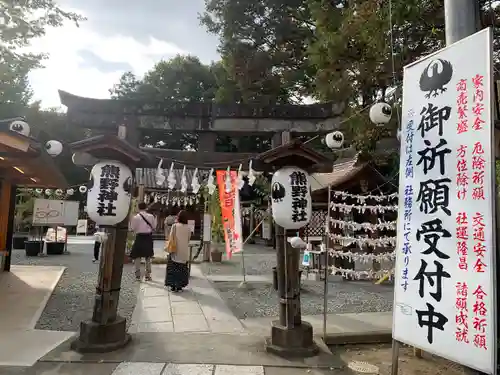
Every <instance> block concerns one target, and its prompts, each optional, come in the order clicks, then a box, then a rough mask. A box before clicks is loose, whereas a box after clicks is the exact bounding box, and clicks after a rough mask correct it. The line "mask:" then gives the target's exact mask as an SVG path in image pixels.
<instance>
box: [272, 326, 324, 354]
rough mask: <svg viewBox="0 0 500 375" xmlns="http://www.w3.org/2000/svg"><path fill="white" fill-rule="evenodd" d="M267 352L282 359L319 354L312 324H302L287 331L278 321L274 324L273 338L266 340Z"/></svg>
mask: <svg viewBox="0 0 500 375" xmlns="http://www.w3.org/2000/svg"><path fill="white" fill-rule="evenodd" d="M266 350H267V351H268V352H269V353H273V354H276V355H279V356H281V357H302V358H306V357H313V356H315V355H317V354H318V353H319V348H318V346H317V345H316V343H315V342H314V338H313V328H312V325H311V324H309V323H307V322H302V324H301V325H300V326H297V327H294V328H291V329H287V328H286V327H284V326H282V325H280V323H279V321H278V320H275V321H273V322H272V326H271V337H270V338H267V339H266Z"/></svg>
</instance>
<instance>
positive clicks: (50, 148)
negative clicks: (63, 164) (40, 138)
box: [45, 140, 63, 157]
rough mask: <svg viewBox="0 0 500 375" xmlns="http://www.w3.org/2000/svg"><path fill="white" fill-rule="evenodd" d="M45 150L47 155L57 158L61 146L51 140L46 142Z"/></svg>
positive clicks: (59, 143)
mask: <svg viewBox="0 0 500 375" xmlns="http://www.w3.org/2000/svg"><path fill="white" fill-rule="evenodd" d="M45 150H46V151H47V154H49V155H50V156H52V157H56V156H59V155H60V154H61V152H62V150H63V145H62V143H61V142H59V141H56V140H52V141H48V142H47V143H46V144H45Z"/></svg>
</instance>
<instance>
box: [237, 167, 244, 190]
mask: <svg viewBox="0 0 500 375" xmlns="http://www.w3.org/2000/svg"><path fill="white" fill-rule="evenodd" d="M242 168H243V164H240V166H239V167H238V175H237V177H236V187H237V189H238V190H241V189H243V186H245V180H244V179H243V171H242Z"/></svg>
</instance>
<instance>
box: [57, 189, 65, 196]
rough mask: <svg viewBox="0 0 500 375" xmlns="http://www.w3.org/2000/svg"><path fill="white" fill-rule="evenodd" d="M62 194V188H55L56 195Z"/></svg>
mask: <svg viewBox="0 0 500 375" xmlns="http://www.w3.org/2000/svg"><path fill="white" fill-rule="evenodd" d="M63 194H64V192H63V191H62V189H57V190H56V195H57V196H58V197H60V196H61V195H63Z"/></svg>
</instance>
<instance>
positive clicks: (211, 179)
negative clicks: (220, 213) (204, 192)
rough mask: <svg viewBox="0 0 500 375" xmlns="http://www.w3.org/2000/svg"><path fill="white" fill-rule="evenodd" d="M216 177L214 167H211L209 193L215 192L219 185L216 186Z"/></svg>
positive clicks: (208, 184)
mask: <svg viewBox="0 0 500 375" xmlns="http://www.w3.org/2000/svg"><path fill="white" fill-rule="evenodd" d="M214 182H215V177H214V169H213V168H212V169H210V172H208V180H207V189H208V194H210V195H213V194H214V193H215V189H216V188H217V186H215V183H214Z"/></svg>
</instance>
